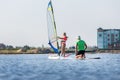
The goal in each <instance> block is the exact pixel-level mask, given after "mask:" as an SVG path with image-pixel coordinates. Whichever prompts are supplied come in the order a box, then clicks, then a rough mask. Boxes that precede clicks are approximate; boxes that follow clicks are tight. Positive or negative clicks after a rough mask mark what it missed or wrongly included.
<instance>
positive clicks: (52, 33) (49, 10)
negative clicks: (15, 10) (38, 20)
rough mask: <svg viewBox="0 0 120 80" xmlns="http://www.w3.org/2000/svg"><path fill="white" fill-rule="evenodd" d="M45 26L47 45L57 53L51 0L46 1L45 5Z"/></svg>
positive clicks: (57, 46)
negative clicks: (46, 5) (46, 27)
mask: <svg viewBox="0 0 120 80" xmlns="http://www.w3.org/2000/svg"><path fill="white" fill-rule="evenodd" d="M47 26H48V39H49V45H50V47H51V48H52V49H53V51H54V52H55V53H59V49H58V48H59V45H58V40H57V29H56V24H55V19H54V12H53V7H52V2H51V0H50V1H49V3H48V7H47Z"/></svg>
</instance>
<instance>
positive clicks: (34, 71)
mask: <svg viewBox="0 0 120 80" xmlns="http://www.w3.org/2000/svg"><path fill="white" fill-rule="evenodd" d="M47 56H48V55H47V54H19V55H0V80H120V54H87V55H86V56H87V57H89V58H93V57H101V59H86V60H76V59H65V60H63V59H62V60H49V59H48V57H47ZM70 57H71V58H74V55H71V56H70Z"/></svg>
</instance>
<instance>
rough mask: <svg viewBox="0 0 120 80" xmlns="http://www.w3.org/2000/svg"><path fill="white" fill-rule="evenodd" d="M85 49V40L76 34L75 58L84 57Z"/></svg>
mask: <svg viewBox="0 0 120 80" xmlns="http://www.w3.org/2000/svg"><path fill="white" fill-rule="evenodd" d="M86 49H87V45H86V43H85V41H83V40H81V38H80V36H78V41H77V42H76V46H75V53H76V58H77V59H79V58H80V59H83V58H85V50H86Z"/></svg>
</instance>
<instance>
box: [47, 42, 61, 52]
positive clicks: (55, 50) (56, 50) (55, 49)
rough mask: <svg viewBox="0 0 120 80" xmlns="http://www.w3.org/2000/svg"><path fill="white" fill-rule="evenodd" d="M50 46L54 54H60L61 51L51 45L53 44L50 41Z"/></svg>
mask: <svg viewBox="0 0 120 80" xmlns="http://www.w3.org/2000/svg"><path fill="white" fill-rule="evenodd" d="M48 44H49V45H50V47H51V48H52V49H53V50H54V52H55V53H59V50H58V49H57V48H55V47H54V46H53V45H52V44H51V42H50V41H49V43H48Z"/></svg>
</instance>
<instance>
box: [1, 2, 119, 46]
mask: <svg viewBox="0 0 120 80" xmlns="http://www.w3.org/2000/svg"><path fill="white" fill-rule="evenodd" d="M48 2H49V0H0V43H4V44H6V45H13V46H24V45H28V46H34V47H41V46H42V45H44V46H45V47H48V46H49V45H48V31H47V16H46V14H47V5H48ZM52 3H53V9H54V15H55V21H56V26H57V34H58V36H62V34H63V32H66V33H67V36H68V40H67V47H70V46H74V45H75V42H76V37H77V36H78V35H80V36H81V38H82V39H83V40H84V41H85V42H86V43H87V45H88V46H97V29H98V28H99V27H101V28H103V29H119V28H120V0H52Z"/></svg>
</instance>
